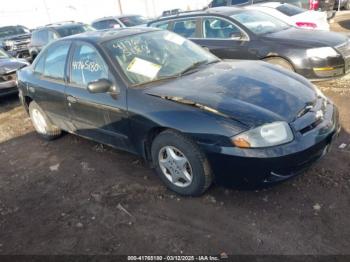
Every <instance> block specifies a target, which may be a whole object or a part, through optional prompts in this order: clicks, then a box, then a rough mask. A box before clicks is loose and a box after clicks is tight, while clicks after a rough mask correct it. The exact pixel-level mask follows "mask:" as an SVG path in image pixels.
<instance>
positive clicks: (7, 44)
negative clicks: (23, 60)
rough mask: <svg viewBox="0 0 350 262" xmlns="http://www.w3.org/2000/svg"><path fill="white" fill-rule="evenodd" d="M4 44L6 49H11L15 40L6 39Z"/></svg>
mask: <svg viewBox="0 0 350 262" xmlns="http://www.w3.org/2000/svg"><path fill="white" fill-rule="evenodd" d="M4 46H5V48H6V49H7V50H12V49H13V48H14V46H15V42H14V41H12V40H7V41H5V42H4Z"/></svg>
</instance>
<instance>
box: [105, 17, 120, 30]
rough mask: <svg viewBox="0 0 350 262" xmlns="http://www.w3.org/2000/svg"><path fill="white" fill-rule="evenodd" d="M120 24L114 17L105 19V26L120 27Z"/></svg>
mask: <svg viewBox="0 0 350 262" xmlns="http://www.w3.org/2000/svg"><path fill="white" fill-rule="evenodd" d="M120 27H121V25H120V24H119V23H118V22H117V21H116V20H114V19H110V20H106V28H120Z"/></svg>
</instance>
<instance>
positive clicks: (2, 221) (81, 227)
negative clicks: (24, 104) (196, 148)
mask: <svg viewBox="0 0 350 262" xmlns="http://www.w3.org/2000/svg"><path fill="white" fill-rule="evenodd" d="M349 83H350V80H349V79H341V80H334V81H329V82H322V83H319V84H318V86H319V87H320V88H321V89H322V90H323V91H324V92H325V93H326V95H327V96H329V97H330V98H331V99H332V100H333V101H334V102H335V103H336V104H337V106H338V107H339V110H340V114H341V122H342V126H343V131H342V132H341V134H340V137H339V138H338V139H337V140H336V141H335V143H334V145H333V148H332V150H331V152H330V153H329V154H328V155H327V156H326V157H325V158H324V159H322V160H321V161H320V162H318V163H317V164H316V165H315V166H314V167H313V168H311V169H310V170H309V171H308V172H306V173H305V174H304V175H302V176H299V177H297V178H295V179H293V180H291V181H289V182H287V183H284V184H282V185H279V186H276V187H273V188H270V189H265V190H261V191H238V190H233V189H227V188H221V187H218V186H213V187H212V188H211V189H210V190H209V192H208V193H207V194H205V195H204V196H203V197H200V198H182V197H179V196H176V195H174V194H173V193H171V192H170V191H168V190H167V189H166V188H165V187H164V186H163V185H162V183H161V182H160V180H159V179H158V178H157V177H156V176H155V175H154V173H153V171H152V170H151V169H150V168H149V167H148V166H147V165H145V164H144V163H143V162H142V160H141V159H140V158H138V157H135V156H133V155H130V154H127V153H124V152H121V151H116V150H113V149H110V148H108V147H105V146H102V145H99V144H96V143H94V142H90V141H87V140H84V139H82V138H79V137H76V136H72V135H65V136H63V137H62V138H60V139H58V140H56V141H53V142H45V141H43V140H41V139H40V138H39V137H38V136H37V135H36V134H35V132H34V130H33V127H32V125H31V123H30V120H29V119H28V117H27V115H26V114H25V112H24V110H23V109H22V108H21V107H20V106H19V103H18V102H17V99H16V97H11V98H6V99H1V101H0V232H1V233H0V254H154V253H157V254H203V253H206V254H219V253H221V252H226V253H235V254H350V219H349V218H350V208H349V207H350V173H349V169H350V146H349V145H350V135H349V134H350V103H349V101H350V86H349Z"/></svg>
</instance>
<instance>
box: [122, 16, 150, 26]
mask: <svg viewBox="0 0 350 262" xmlns="http://www.w3.org/2000/svg"><path fill="white" fill-rule="evenodd" d="M119 20H120V21H122V23H123V24H124V25H125V26H126V27H131V26H138V25H143V24H147V22H148V20H147V19H146V18H144V17H142V16H139V15H138V16H127V17H121V18H119Z"/></svg>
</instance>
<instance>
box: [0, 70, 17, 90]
mask: <svg viewBox="0 0 350 262" xmlns="http://www.w3.org/2000/svg"><path fill="white" fill-rule="evenodd" d="M17 92H18V89H17V81H16V73H13V74H8V75H3V76H0V96H6V95H10V94H15V93H17Z"/></svg>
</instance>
